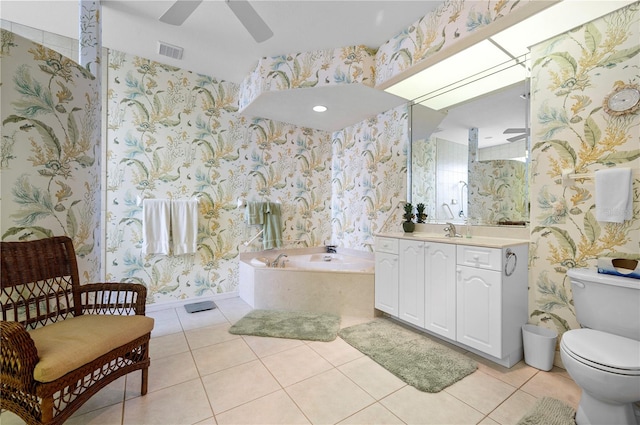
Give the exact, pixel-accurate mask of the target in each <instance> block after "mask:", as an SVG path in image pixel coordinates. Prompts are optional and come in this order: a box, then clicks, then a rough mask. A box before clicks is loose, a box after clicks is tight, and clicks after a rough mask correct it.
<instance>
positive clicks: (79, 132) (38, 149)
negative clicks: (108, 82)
mask: <svg viewBox="0 0 640 425" xmlns="http://www.w3.org/2000/svg"><path fill="white" fill-rule="evenodd" d="M0 33H1V37H2V45H1V49H0V54H1V58H2V59H1V60H2V63H1V65H2V66H1V67H0V68H1V73H2V74H1V79H2V84H1V85H0V90H1V91H2V96H0V97H1V107H2V141H1V142H0V143H1V149H0V154H1V156H0V172H1V173H2V174H1V176H2V179H1V180H2V183H1V185H2V191H1V193H2V212H1V215H0V216H1V221H0V223H1V225H0V227H1V230H2V240H29V239H40V238H44V237H49V236H54V235H66V236H69V237H70V238H71V239H72V240H73V242H74V246H75V249H76V253H77V255H78V269H79V272H80V279H81V280H82V282H83V283H85V282H91V281H97V280H98V278H99V276H100V244H101V240H102V234H101V233H102V226H101V222H100V142H99V141H100V134H99V132H100V126H99V124H98V122H97V120H96V116H99V115H98V114H99V112H97V111H99V110H100V109H99V107H100V106H99V100H98V99H99V98H98V93H99V89H98V87H97V84H96V81H95V79H94V77H93V76H92V75H91V74H89V73H88V72H87V71H86V70H85V69H84V68H83V67H81V66H79V65H78V64H77V63H75V62H74V61H72V60H70V59H68V58H66V57H64V56H62V55H60V54H59V53H57V52H55V51H53V50H49V49H47V48H45V47H43V46H41V45H39V44H37V43H33V42H31V41H29V40H27V39H25V38H22V37H19V36H17V35H15V34H13V33H11V32H8V31H4V30H0Z"/></svg>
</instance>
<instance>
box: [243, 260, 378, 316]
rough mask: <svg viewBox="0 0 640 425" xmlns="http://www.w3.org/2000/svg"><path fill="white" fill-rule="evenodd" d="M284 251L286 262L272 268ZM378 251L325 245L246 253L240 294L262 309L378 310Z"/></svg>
mask: <svg viewBox="0 0 640 425" xmlns="http://www.w3.org/2000/svg"><path fill="white" fill-rule="evenodd" d="M279 254H285V255H287V257H281V259H280V263H281V264H282V260H284V267H268V266H267V264H268V263H269V264H270V263H271V262H273V261H274V260H275V258H276V257H277V256H278V255H279ZM374 269H375V262H374V258H373V254H371V253H366V252H362V251H356V250H340V252H338V253H335V254H334V253H331V254H329V253H326V252H324V249H323V248H302V249H292V250H285V251H276V250H273V251H260V252H253V253H243V254H240V276H239V277H240V282H239V288H238V291H239V295H240V298H242V299H243V300H244V301H245V302H246V303H247V304H249V305H250V306H251V307H253V308H257V309H258V308H259V309H284V310H303V311H311V312H325V313H334V314H338V315H340V316H353V317H365V318H370V317H373V315H374Z"/></svg>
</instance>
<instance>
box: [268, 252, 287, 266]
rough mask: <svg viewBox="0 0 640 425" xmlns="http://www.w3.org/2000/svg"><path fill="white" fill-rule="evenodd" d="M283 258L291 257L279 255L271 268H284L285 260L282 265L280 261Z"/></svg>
mask: <svg viewBox="0 0 640 425" xmlns="http://www.w3.org/2000/svg"><path fill="white" fill-rule="evenodd" d="M282 257H285V258H287V257H289V256H288V255H287V254H279V255H278V256H277V257H276V259H275V260H273V262H272V263H271V267H284V260H282V263H280V259H281V258H282Z"/></svg>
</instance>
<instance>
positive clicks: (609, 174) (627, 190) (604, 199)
mask: <svg viewBox="0 0 640 425" xmlns="http://www.w3.org/2000/svg"><path fill="white" fill-rule="evenodd" d="M595 178H596V220H598V221H607V222H611V223H622V222H624V221H625V220H631V216H632V214H633V208H632V206H633V196H632V184H633V183H632V178H631V169H630V168H609V169H605V170H598V171H596V173H595Z"/></svg>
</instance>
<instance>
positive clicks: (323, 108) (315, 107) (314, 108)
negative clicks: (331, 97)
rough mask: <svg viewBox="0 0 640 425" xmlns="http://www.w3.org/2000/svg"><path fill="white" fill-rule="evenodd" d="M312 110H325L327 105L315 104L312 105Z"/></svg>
mask: <svg viewBox="0 0 640 425" xmlns="http://www.w3.org/2000/svg"><path fill="white" fill-rule="evenodd" d="M313 110H314V111H316V112H325V111H326V110H327V107H326V106H323V105H316V106H314V107H313Z"/></svg>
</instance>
